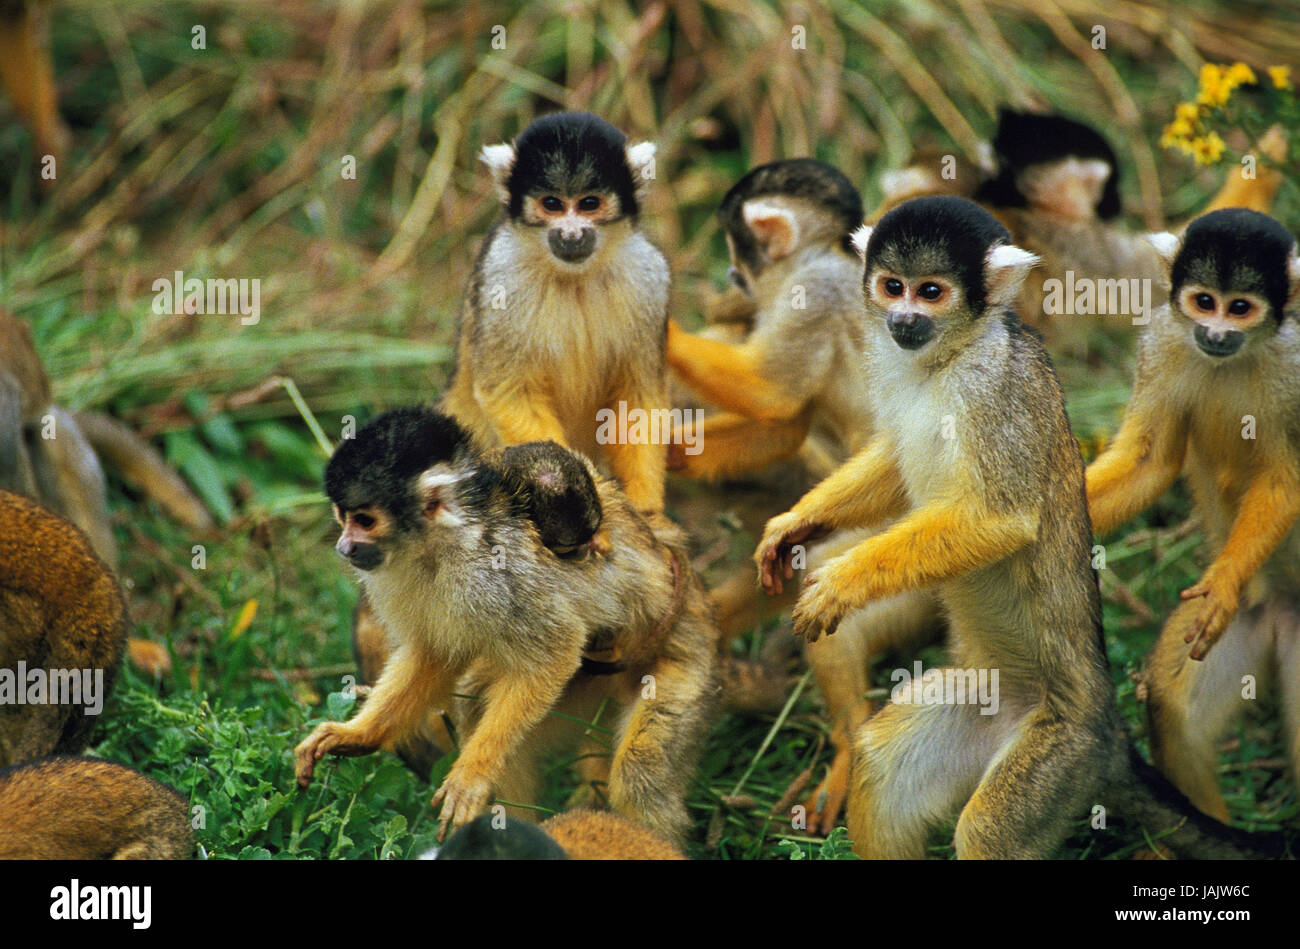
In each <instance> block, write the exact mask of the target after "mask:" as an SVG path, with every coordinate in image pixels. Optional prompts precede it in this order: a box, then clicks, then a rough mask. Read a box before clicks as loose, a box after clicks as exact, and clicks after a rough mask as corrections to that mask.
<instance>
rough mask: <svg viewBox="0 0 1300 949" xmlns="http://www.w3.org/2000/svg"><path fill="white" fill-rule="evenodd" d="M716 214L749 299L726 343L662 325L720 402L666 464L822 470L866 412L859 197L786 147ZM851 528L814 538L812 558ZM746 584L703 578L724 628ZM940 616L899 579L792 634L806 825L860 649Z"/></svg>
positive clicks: (829, 813)
mask: <svg viewBox="0 0 1300 949" xmlns="http://www.w3.org/2000/svg"><path fill="white" fill-rule="evenodd" d="M718 216H719V218H720V219H721V221H722V223H723V226H724V228H725V230H726V236H727V247H728V249H729V251H730V253H731V262H732V263H731V270H730V279H731V282H732V283H733V285H734V286H735V287H736V288H737V290H738V292H740V293H742V294H744V295H745V296H748V297H749V298H750V299H752V300H753V301H754V304H755V306H756V311H755V316H754V325H753V329H752V331H751V332H750V333H749V335H748V336H747V337H746V338H745V340H744V341H743V342H741V343H738V344H730V343H726V342H721V341H717V340H713V339H708V338H705V337H702V336H699V335H693V334H691V333H686V332H684V331H682V330H680V329H679V328H677V326H676V325H675V324H670V325H669V330H668V362H669V365H671V366H672V367H673V369H674V370H675V371H676V372H677V373H678V375H679V376H680V377H681V378H683V379H684V380H685V381H686V382H687V383H688V384H689V385H690V386H691V387H692V388H694V389H695V390H697V391H698V392H699V393H700V394H701V395H703V396H704V397H705V398H706V399H707V400H708V401H710V402H712V403H713V404H715V405H718V406H720V407H721V408H722V409H723V410H724V411H723V413H722V414H719V415H715V416H712V417H710V418H707V419H705V420H704V422H703V426H702V429H701V430H700V431H698V432H697V433H696V436H697V438H698V439H699V444H700V446H701V448H702V451H701V452H700V453H699V454H698V455H694V456H690V455H686V454H684V453H682V452H680V451H679V450H678V449H679V448H680V444H679V440H678V439H674V444H673V446H672V448H670V455H669V459H670V460H669V468H670V469H672V470H676V471H678V472H680V473H682V474H685V475H688V476H691V477H701V478H710V479H718V478H727V477H736V476H740V475H744V474H748V473H751V472H754V471H757V470H759V469H761V468H763V467H764V466H766V465H769V464H771V463H773V462H775V461H778V460H781V459H783V458H789V457H792V456H794V455H796V454H797V453H799V451H800V447H801V446H805V445H806V446H807V447H806V448H805V451H804V459H805V462H806V463H807V466H808V468H809V469H810V470H811V471H812V473H813V474H814V475H816V476H818V477H820V476H823V475H825V474H827V473H829V472H830V471H832V470H834V468H835V466H837V465H838V464H840V463H841V462H843V461H844V460H846V459H847V458H848V457H850V456H851V455H852V454H853V453H854V452H856V451H857V450H859V449H860V448H862V447H863V446H864V445H865V444H866V443H867V441H868V440H869V439H870V436H871V433H872V430H873V424H874V423H873V420H872V415H871V403H870V398H869V385H868V379H867V376H866V374H865V372H864V371H863V369H862V363H863V359H864V355H863V343H862V332H861V325H860V324H861V317H860V313H861V308H862V300H861V279H862V261H861V259H860V258H859V257H858V256H857V253H856V252H855V251H854V250H853V248H852V245H851V243H850V237H851V235H852V234H853V232H854V231H856V230H857V228H858V227H860V226H861V224H862V202H861V199H860V198H859V196H858V192H857V190H856V189H855V188H854V187H853V185H852V183H850V182H849V180H848V179H847V178H846V177H844V175H842V174H841V173H840V172H839V171H838V170H836V169H835V168H833V167H831V166H830V165H827V164H824V163H822V162H819V161H814V160H813V159H810V158H798V159H792V160H787V161H777V162H773V163H771V164H767V165H762V166H760V167H758V168H755V169H754V170H752V171H750V172H749V173H748V174H747V175H745V177H743V178H742V179H740V181H738V182H737V183H736V184H735V185H734V186H733V187H732V188H731V190H730V191H728V192H727V195H726V197H724V198H723V200H722V205H721V207H720V209H719V212H718ZM810 435H811V436H812V437H809V436H810ZM684 441H685V440H684V439H683V440H681V443H684ZM851 540H852V538H847V539H843V538H841V539H836V540H835V541H831V542H828V544H827V546H826V547H824V548H822V549H821V550H818V551H817V552H816V553H815V554H814V558H815V557H816V556H826V555H828V551H829V552H830V553H833V552H834V548H835V546H837V545H842V544H843V543H846V542H851ZM756 593H757V591H756V590H755V588H754V581H753V574H752V573H748V572H746V573H744V574H742V575H739V576H737V577H734V578H731V579H728V580H725V581H723V583H722V584H720V585H719V586H718V587H717V588H716V589H715V590H713V591H712V597H713V600H714V605H715V608H716V610H717V613H718V621H719V625H720V626H721V627H722V628H723V630H724V631H726V632H734V631H738V630H739V629H740V628H744V627H745V626H747V625H750V624H751V623H752V620H753V615H754V613H755V609H754V603H755V600H756ZM941 625H942V624H941V621H940V619H939V617H938V607H937V601H936V600H935V598H934V596H933V595H932V594H929V593H924V592H909V593H906V594H903V595H901V596H899V597H895V598H891V599H890V600H888V601H886V602H883V603H879V604H872V606H871V607H870V608H868V609H866V610H863V611H862V612H861V615H858V616H855V617H854V621H853V623H851V624H850V626H849V627H848V629H846V635H844V636H842V637H840V638H838V639H837V640H835V641H834V642H829V641H827V642H820V643H816V644H809V645H808V646H806V647H805V654H806V657H807V659H808V662H809V664H810V665H811V666H812V669H813V672H814V675H815V676H816V679H817V684H818V688H819V689H820V690H821V693H822V696H823V698H824V699H825V701H826V712H827V717H828V719H829V720H830V721H831V723H832V732H831V740H832V743H833V744H834V746H835V749H836V754H835V758H834V760H833V762H832V764H831V768H830V771H829V773H828V775H827V777H826V779H825V781H824V782H823V783H822V784H821V785H819V786H818V787H817V788H816V789H815V790H814V791H813V793H812V794H811V795H810V796H809V799H808V802H807V806H808V809H809V813H810V814H811V815H812V819H811V821H810V826H815V828H816V829H819V830H821V832H822V833H829V832H830V830H831V828H832V827H833V825H834V821H835V818H836V817H837V816H838V815H839V812H840V809H841V807H842V805H843V801H844V796H845V794H846V793H847V789H848V768H849V736H850V735H851V734H852V732H853V730H854V729H855V728H856V726H857V725H858V724H860V723H861V722H863V721H865V720H866V719H867V718H868V717H869V716H870V715H871V712H872V710H873V707H872V704H871V703H870V702H869V701H868V700H867V699H866V698H865V693H866V692H867V690H868V688H869V685H870V683H869V681H868V676H869V672H870V669H871V665H872V662H873V661H874V659H875V658H876V656H878V655H879V653H880V652H882V651H884V650H885V649H886V648H911V647H914V646H918V645H921V644H923V643H925V642H927V641H928V640H929V639H931V638H933V636H934V635H935V634H936V633H937V632H938V631H939V629H940V628H941Z"/></svg>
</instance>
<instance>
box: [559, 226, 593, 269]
mask: <svg viewBox="0 0 1300 949" xmlns="http://www.w3.org/2000/svg"><path fill="white" fill-rule="evenodd" d="M547 243H549V244H550V247H551V253H552V254H554V255H555V256H556V257H558V258H560V260H563V261H565V262H566V263H570V264H576V263H578V262H579V261H583V260H586V259H587V258H588V257H590V256H591V252H592V251H593V250H595V249H596V232H595V231H591V230H588V231H583V232H582V233H581V234H579V235H578V236H577V237H569V236H567V235H565V234H564V233H562V232H561V231H558V230H554V231H551V233H550V234H549V235H548V236H547Z"/></svg>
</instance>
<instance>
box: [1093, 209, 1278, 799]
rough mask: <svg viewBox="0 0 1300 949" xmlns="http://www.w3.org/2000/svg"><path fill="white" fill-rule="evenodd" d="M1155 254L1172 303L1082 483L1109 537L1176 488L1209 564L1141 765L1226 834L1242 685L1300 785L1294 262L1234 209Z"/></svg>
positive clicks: (1186, 607) (1186, 611)
mask: <svg viewBox="0 0 1300 949" xmlns="http://www.w3.org/2000/svg"><path fill="white" fill-rule="evenodd" d="M1153 243H1154V244H1155V245H1156V246H1157V247H1158V248H1159V249H1160V251H1161V254H1162V256H1163V257H1164V259H1165V261H1166V266H1167V267H1168V275H1169V282H1170V302H1169V303H1168V304H1166V305H1165V306H1164V307H1162V308H1161V309H1160V310H1159V311H1158V312H1157V313H1156V314H1155V316H1154V317H1153V319H1152V322H1151V325H1150V326H1149V327H1148V328H1147V329H1146V331H1145V333H1144V334H1143V336H1142V339H1141V342H1140V344H1139V350H1138V365H1137V372H1136V375H1135V377H1134V382H1133V394H1132V397H1131V399H1130V401H1129V405H1128V408H1127V410H1126V411H1125V413H1124V421H1123V423H1122V425H1121V426H1120V430H1119V433H1118V434H1117V435H1116V437H1115V439H1114V442H1113V444H1112V445H1111V446H1110V447H1109V448H1108V449H1107V450H1106V451H1105V452H1104V453H1103V454H1102V455H1101V456H1100V457H1099V458H1098V459H1097V460H1096V461H1095V462H1093V464H1092V465H1091V466H1089V468H1088V472H1087V484H1088V502H1089V505H1090V509H1091V513H1092V520H1093V525H1094V526H1095V528H1096V530H1097V532H1098V533H1099V534H1101V533H1106V532H1109V531H1111V530H1113V529H1114V528H1116V527H1118V526H1119V525H1120V524H1122V523H1124V522H1125V521H1127V520H1129V519H1130V518H1132V517H1134V516H1135V515H1137V514H1138V513H1139V512H1140V511H1142V510H1144V509H1145V508H1147V507H1149V506H1150V505H1151V504H1152V503H1154V502H1155V500H1156V499H1157V498H1158V497H1159V496H1160V495H1161V494H1163V493H1164V491H1165V490H1166V489H1167V488H1169V487H1170V485H1172V484H1173V482H1174V480H1175V479H1176V478H1177V477H1178V475H1179V474H1180V473H1181V474H1182V475H1183V476H1184V478H1185V479H1186V482H1187V486H1188V488H1189V489H1190V491H1191V495H1192V500H1193V503H1194V506H1195V510H1196V513H1197V514H1198V515H1199V517H1200V520H1201V522H1202V524H1203V525H1204V527H1205V530H1206V533H1207V534H1208V538H1207V540H1208V544H1209V548H1210V550H1211V551H1212V552H1213V554H1214V559H1213V562H1212V563H1211V564H1210V566H1209V567H1208V568H1207V569H1206V571H1205V573H1204V574H1203V575H1202V576H1201V579H1200V580H1199V581H1198V582H1197V583H1196V584H1194V585H1193V586H1192V587H1190V588H1188V589H1187V590H1184V591H1183V594H1182V595H1183V598H1184V600H1185V601H1186V602H1184V603H1183V604H1182V605H1181V606H1180V607H1179V608H1178V609H1177V610H1175V611H1174V613H1173V615H1172V616H1171V617H1170V619H1169V621H1168V623H1167V624H1166V625H1165V628H1164V630H1163V631H1162V632H1161V634H1160V638H1159V639H1158V641H1157V642H1156V646H1155V649H1154V651H1153V652H1152V654H1151V657H1150V659H1149V662H1148V669H1147V673H1146V677H1147V687H1148V699H1147V714H1148V719H1149V724H1150V730H1151V750H1152V755H1153V757H1154V759H1155V762H1156V765H1157V766H1158V767H1159V768H1160V769H1161V770H1162V771H1164V772H1165V774H1166V775H1168V776H1169V778H1170V779H1171V780H1172V781H1173V782H1174V783H1175V784H1176V785H1177V786H1178V787H1179V788H1180V789H1181V790H1182V791H1183V792H1184V793H1186V794H1187V796H1188V797H1189V798H1191V800H1192V801H1193V802H1194V803H1195V804H1196V805H1197V807H1199V808H1200V809H1201V810H1202V811H1204V812H1205V813H1207V814H1211V815H1213V816H1215V817H1218V818H1219V819H1220V820H1224V821H1226V820H1227V819H1228V809H1227V806H1226V804H1225V803H1224V801H1223V797H1222V796H1221V795H1220V793H1219V789H1218V782H1217V779H1216V774H1215V758H1216V755H1215V744H1216V741H1217V739H1218V738H1219V736H1220V735H1221V734H1222V733H1223V730H1224V728H1225V727H1226V726H1227V725H1228V723H1229V722H1230V721H1231V720H1232V719H1233V718H1234V717H1235V716H1236V715H1238V714H1240V712H1241V711H1242V709H1243V708H1244V707H1245V704H1246V701H1247V700H1246V699H1244V698H1243V682H1244V677H1245V676H1254V677H1255V679H1256V680H1257V681H1260V682H1268V681H1269V680H1274V679H1275V681H1276V682H1277V685H1278V688H1279V689H1280V692H1281V699H1282V715H1283V734H1284V736H1285V742H1286V745H1287V749H1288V754H1289V755H1290V756H1291V758H1292V767H1293V773H1294V774H1296V775H1297V777H1300V530H1297V528H1296V526H1295V524H1296V517H1297V514H1300V323H1297V318H1298V317H1300V258H1297V253H1296V241H1295V238H1294V237H1293V236H1292V235H1291V234H1290V233H1289V232H1288V231H1287V230H1286V228H1284V227H1283V226H1282V225H1281V224H1279V223H1277V222H1276V221H1274V220H1273V219H1272V218H1270V217H1267V216H1266V215H1263V214H1260V213H1258V212H1255V211H1249V210H1243V209H1229V210H1219V211H1214V212H1212V213H1210V214H1207V215H1204V216H1202V217H1200V218H1197V219H1196V220H1195V221H1193V222H1192V223H1191V224H1190V225H1189V226H1188V227H1187V230H1186V232H1185V234H1184V236H1183V238H1182V239H1181V240H1180V239H1179V238H1177V237H1175V236H1174V235H1172V234H1163V235H1157V236H1155V237H1154V238H1153ZM1216 643H1217V645H1216ZM1211 647H1213V648H1211Z"/></svg>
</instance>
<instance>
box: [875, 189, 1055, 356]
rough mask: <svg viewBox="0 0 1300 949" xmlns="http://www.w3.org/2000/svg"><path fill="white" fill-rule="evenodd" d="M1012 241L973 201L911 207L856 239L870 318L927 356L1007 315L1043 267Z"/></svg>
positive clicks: (949, 199) (944, 198) (921, 201)
mask: <svg viewBox="0 0 1300 949" xmlns="http://www.w3.org/2000/svg"><path fill="white" fill-rule="evenodd" d="M1010 236H1011V235H1010V234H1009V233H1008V232H1007V229H1006V228H1005V227H1003V226H1002V225H1001V224H999V223H998V222H997V221H996V220H994V218H993V216H992V215H991V214H989V213H988V212H987V211H985V210H984V209H983V208H981V207H980V206H979V205H978V204H975V203H974V202H973V201H969V200H967V199H966V198H959V197H955V196H951V195H938V196H931V197H924V198H913V199H912V200H911V201H905V202H904V203H902V204H900V205H899V206H898V207H896V208H894V209H893V210H892V211H890V212H889V213H888V214H886V215H885V216H884V217H882V218H881V219H880V222H879V223H878V224H876V225H875V227H870V226H863V227H861V228H859V229H858V230H857V231H856V232H855V233H854V235H853V245H854V246H855V247H856V248H857V249H858V253H859V254H860V255H861V256H862V257H863V258H864V260H865V261H866V267H865V271H866V273H865V276H864V277H863V293H864V298H865V302H866V304H867V309H868V311H869V312H870V313H872V314H873V315H875V316H877V317H882V318H883V322H884V325H885V328H886V329H887V330H888V331H889V335H890V336H891V337H892V338H893V340H894V342H895V343H897V344H898V346H899V348H901V349H906V350H920V349H924V348H925V347H926V346H927V345H932V344H933V342H934V341H935V340H938V339H940V338H942V337H943V336H944V335H946V334H947V333H948V332H950V331H951V330H952V329H953V328H954V327H956V326H958V325H959V324H969V323H970V322H971V321H973V320H976V319H979V318H980V317H982V316H984V314H985V313H987V312H989V311H991V310H1000V309H1005V308H1006V307H1008V306H1010V305H1011V302H1012V301H1013V300H1014V299H1015V297H1016V294H1017V293H1019V292H1020V287H1021V285H1022V284H1023V283H1024V279H1025V275H1026V274H1027V273H1028V272H1029V269H1030V268H1031V267H1033V266H1034V265H1035V264H1037V263H1038V258H1037V257H1035V256H1034V255H1033V254H1030V253H1028V252H1027V251H1024V250H1021V249H1020V248H1019V247H1016V246H1014V245H1013V244H1010V243H1007V241H1008V240H1009V239H1010ZM953 338H954V339H956V337H953Z"/></svg>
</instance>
